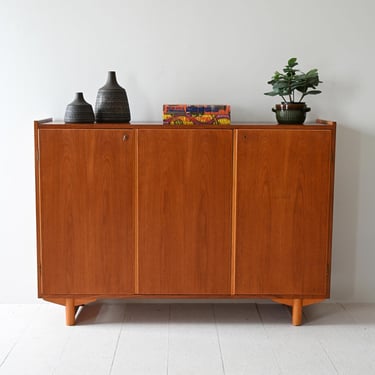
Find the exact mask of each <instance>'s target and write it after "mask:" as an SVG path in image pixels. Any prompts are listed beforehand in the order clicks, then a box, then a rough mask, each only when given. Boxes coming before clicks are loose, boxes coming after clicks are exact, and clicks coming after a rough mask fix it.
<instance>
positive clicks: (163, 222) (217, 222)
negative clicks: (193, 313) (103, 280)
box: [139, 129, 232, 295]
mask: <svg viewBox="0 0 375 375" xmlns="http://www.w3.org/2000/svg"><path fill="white" fill-rule="evenodd" d="M231 191H232V132H231V131H230V130H229V131H228V130H209V129H208V130H207V129H190V130H185V129H171V130H169V129H163V130H156V129H155V130H139V292H140V293H141V294H180V295H181V294H190V295H192V294H227V293H229V291H230V253H231Z"/></svg>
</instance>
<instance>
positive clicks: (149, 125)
mask: <svg viewBox="0 0 375 375" xmlns="http://www.w3.org/2000/svg"><path fill="white" fill-rule="evenodd" d="M34 124H35V126H36V127H38V128H40V129H57V128H58V129H185V130H186V129H221V130H233V129H312V128H314V129H332V128H335V127H336V123H335V122H333V121H321V120H319V122H315V123H307V124H303V125H302V124H301V125H279V124H275V123H266V122H238V123H232V124H231V125H197V126H192V125H163V124H162V123H160V122H132V123H90V124H78V123H77V124H66V123H64V122H58V121H52V119H47V120H40V121H35V123H34Z"/></svg>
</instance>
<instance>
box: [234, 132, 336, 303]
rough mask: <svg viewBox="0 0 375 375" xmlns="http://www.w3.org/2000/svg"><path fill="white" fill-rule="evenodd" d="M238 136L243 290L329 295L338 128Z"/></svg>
mask: <svg viewBox="0 0 375 375" xmlns="http://www.w3.org/2000/svg"><path fill="white" fill-rule="evenodd" d="M238 132H239V136H238V169H237V173H238V176H237V184H238V191H237V221H236V225H237V233H236V239H237V243H236V244H237V246H236V293H237V294H271V295H284V296H286V295H291V296H292V295H301V296H303V295H309V296H315V295H319V296H325V295H328V287H329V285H328V276H327V269H328V267H329V262H330V236H331V233H330V231H331V229H330V228H331V225H330V221H331V220H332V218H331V208H332V194H331V193H332V183H333V181H332V173H331V172H332V168H333V166H332V160H333V155H332V142H333V140H332V133H331V131H328V130H327V131H325V130H315V129H314V130H313V129H312V130H309V129H303V130H300V129H299V130H290V129H287V130H283V129H280V130H239V131H238Z"/></svg>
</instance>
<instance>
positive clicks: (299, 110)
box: [272, 103, 311, 125]
mask: <svg viewBox="0 0 375 375" xmlns="http://www.w3.org/2000/svg"><path fill="white" fill-rule="evenodd" d="M275 107H276V108H272V111H273V112H275V113H276V119H277V122H278V123H279V124H293V125H296V124H303V123H304V122H305V120H306V112H309V111H310V110H311V108H308V107H307V106H306V103H281V104H276V106H275Z"/></svg>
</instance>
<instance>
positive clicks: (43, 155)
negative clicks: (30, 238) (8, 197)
mask: <svg viewBox="0 0 375 375" xmlns="http://www.w3.org/2000/svg"><path fill="white" fill-rule="evenodd" d="M38 143H39V146H38V148H39V162H38V164H39V178H38V180H39V181H38V183H39V189H38V190H39V191H38V193H39V194H38V195H39V207H38V213H39V234H40V236H39V237H40V242H39V260H40V262H39V264H40V277H39V281H40V282H39V293H40V294H41V295H43V296H47V297H53V296H65V295H77V296H81V295H101V294H105V295H117V294H130V293H134V226H135V225H134V219H133V216H134V199H133V196H134V162H133V155H134V131H132V130H126V131H124V130H93V129H90V130H87V129H85V130H82V129H41V130H40V131H39V132H38Z"/></svg>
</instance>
